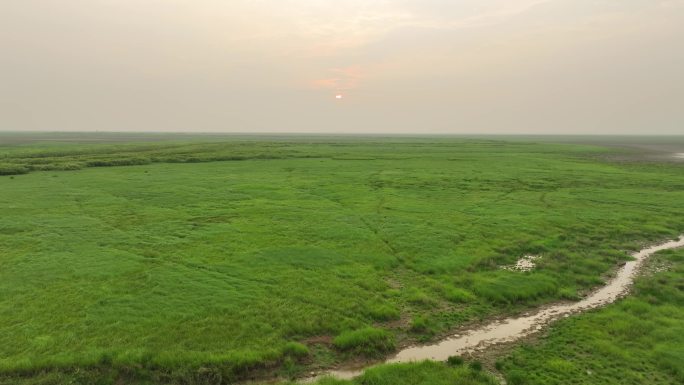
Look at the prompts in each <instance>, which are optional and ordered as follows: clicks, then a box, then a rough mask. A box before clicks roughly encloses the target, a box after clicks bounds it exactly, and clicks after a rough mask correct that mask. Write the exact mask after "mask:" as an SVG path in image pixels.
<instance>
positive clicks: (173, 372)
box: [0, 137, 684, 384]
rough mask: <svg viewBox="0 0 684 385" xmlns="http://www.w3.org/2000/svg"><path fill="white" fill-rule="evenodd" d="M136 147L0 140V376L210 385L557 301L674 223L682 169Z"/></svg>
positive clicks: (589, 149) (474, 156)
mask: <svg viewBox="0 0 684 385" xmlns="http://www.w3.org/2000/svg"><path fill="white" fill-rule="evenodd" d="M134 142H135V143H127V142H126V143H112V142H107V141H104V142H102V143H100V142H97V143H71V142H69V141H65V142H48V141H22V140H19V141H16V142H12V143H9V142H5V144H4V145H0V164H2V166H0V167H1V168H2V169H4V170H6V171H5V172H4V173H5V174H13V175H5V176H0V210H1V211H2V215H0V266H1V267H2V268H0V383H7V384H11V383H17V382H18V381H19V380H20V379H23V380H24V381H28V382H27V383H64V382H66V380H65V379H66V378H70V379H74V378H75V379H76V380H73V381H76V382H75V383H82V382H88V383H90V382H92V383H102V384H106V383H116V381H118V380H120V379H121V378H124V379H126V383H134V382H141V383H179V384H181V383H190V384H191V383H203V381H209V382H207V383H212V382H211V381H212V380H211V379H214V380H215V379H216V378H220V379H221V381H222V382H224V383H228V382H230V381H234V380H237V379H244V378H250V377H252V376H254V375H258V374H259V373H270V374H269V375H272V374H275V375H281V376H284V377H289V376H294V375H297V374H298V373H300V372H301V371H302V370H304V369H306V370H309V368H315V367H326V366H330V365H333V364H335V363H339V362H344V361H346V360H359V359H365V358H368V359H373V358H379V357H382V356H384V355H386V354H388V353H389V352H391V351H392V350H393V349H396V347H398V346H402V345H405V344H407V343H410V342H412V341H425V340H429V339H432V338H435V337H436V336H438V335H440V333H444V332H445V331H447V330H450V329H453V328H455V327H458V326H460V325H463V324H465V323H468V322H475V321H478V320H480V319H483V318H485V317H488V316H492V315H495V314H504V313H512V312H517V311H521V310H522V309H525V308H529V307H531V306H535V305H538V304H540V303H544V302H548V301H553V300H558V299H574V298H577V297H578V295H579V294H581V293H582V292H585V291H586V290H588V289H589V288H591V287H593V286H596V285H599V284H600V283H602V282H603V280H604V279H605V277H606V274H607V273H608V272H610V271H611V269H612V268H614V266H616V265H617V264H618V263H619V261H623V260H625V259H627V258H629V250H635V249H637V248H639V246H641V245H643V244H644V243H648V242H654V241H658V240H661V239H663V238H668V237H672V236H676V235H679V234H680V233H682V232H684V219H683V218H684V173H683V172H682V167H681V164H675V163H672V164H669V163H635V162H623V163H616V162H609V161H606V160H603V159H604V157H603V155H605V154H606V153H609V152H610V153H615V152H616V151H619V150H617V149H611V150H608V149H606V148H602V147H595V146H590V145H571V144H552V143H535V142H521V141H517V142H508V141H501V140H484V139H478V140H466V139H450V138H420V139H418V138H394V139H378V138H372V137H368V138H334V139H333V138H326V137H317V138H306V137H301V138H298V137H292V138H288V139H269V138H258V139H255V138H242V137H239V138H232V139H225V138H223V139H220V138H212V139H211V140H206V139H202V138H190V139H188V138H184V139H183V140H178V139H177V138H171V139H165V140H158V141H154V140H153V141H148V142H144V141H134ZM108 166H117V167H108ZM7 170H9V171H7ZM524 254H539V255H542V256H543V257H542V259H541V260H540V261H539V266H538V269H536V270H535V271H534V272H530V273H520V272H513V271H507V270H502V269H501V268H500V266H501V265H506V264H512V263H514V261H515V260H517V259H518V258H519V257H521V256H522V255H524ZM397 370H399V369H397ZM440 370H441V369H440ZM444 370H450V371H455V372H458V373H460V372H462V371H464V370H465V369H463V368H460V369H459V368H457V369H452V368H447V369H444ZM426 375H427V374H426ZM464 376H465V374H464ZM464 378H465V377H464ZM95 379H97V380H95ZM207 379H209V380H207ZM3 381H4V382H3ZM50 381H52V382H50ZM473 381H479V380H477V379H475V380H473ZM215 382H216V381H214V383H215ZM364 383H369V384H370V383H378V384H380V383H381V382H364ZM464 383H467V382H464ZM472 383H477V382H472Z"/></svg>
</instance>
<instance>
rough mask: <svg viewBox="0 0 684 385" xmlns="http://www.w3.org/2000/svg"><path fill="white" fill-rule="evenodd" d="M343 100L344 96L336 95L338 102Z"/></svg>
mask: <svg viewBox="0 0 684 385" xmlns="http://www.w3.org/2000/svg"><path fill="white" fill-rule="evenodd" d="M342 98H343V96H342V94H337V95H335V99H337V100H342Z"/></svg>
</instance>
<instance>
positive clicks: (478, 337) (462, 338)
mask: <svg viewBox="0 0 684 385" xmlns="http://www.w3.org/2000/svg"><path fill="white" fill-rule="evenodd" d="M678 247H684V235H682V236H681V237H680V238H679V239H678V240H676V241H669V242H665V243H662V244H659V245H655V246H651V247H648V248H645V249H643V250H641V251H639V252H637V253H635V254H633V256H634V260H632V261H629V262H626V263H625V264H624V266H622V267H621V268H620V269H619V270H618V272H617V275H616V276H615V277H614V278H613V279H612V280H611V281H610V282H608V284H606V285H605V286H603V287H602V288H600V289H598V290H596V291H594V292H593V293H592V294H590V295H589V296H587V297H586V298H584V299H583V300H581V301H579V302H575V303H570V304H567V303H564V304H555V305H550V306H547V307H544V308H542V309H540V310H537V311H535V312H533V313H529V314H527V315H524V316H522V317H518V318H507V319H504V320H501V321H495V322H491V323H489V324H486V325H483V326H479V327H477V328H475V329H471V330H464V331H462V332H461V333H459V334H455V335H452V336H451V337H448V338H446V339H444V340H442V341H440V342H437V343H435V344H433V345H424V346H414V347H410V348H406V349H404V350H402V351H400V352H399V353H398V354H397V355H395V356H394V357H392V358H390V359H389V360H387V361H385V363H400V362H411V361H422V360H435V361H446V360H447V358H449V356H454V355H464V354H467V353H473V352H477V351H482V350H484V349H487V348H488V347H491V346H493V345H497V344H501V343H507V342H512V341H516V340H518V339H520V338H523V337H526V336H529V335H531V334H533V333H535V332H537V331H539V330H540V329H542V328H543V327H544V326H546V325H548V324H549V323H551V322H553V321H555V320H558V319H559V318H562V317H568V316H570V315H571V314H576V313H580V312H583V311H586V310H589V309H594V308H597V307H601V306H605V305H607V304H609V303H612V302H614V301H615V300H617V299H618V298H620V297H621V296H623V295H624V294H626V293H627V291H628V289H629V287H630V285H631V284H632V283H633V281H634V278H635V276H636V273H637V270H638V268H639V267H640V266H641V264H642V262H643V261H644V260H645V259H646V258H648V257H649V256H651V255H652V254H654V253H656V252H658V251H661V250H667V249H675V248H678ZM363 370H364V369H358V370H333V371H329V372H326V373H322V374H320V375H317V376H315V377H310V378H308V379H305V380H304V382H306V383H309V382H314V381H315V380H317V379H319V378H321V377H324V376H333V377H336V378H340V379H350V378H353V377H356V376H358V375H360V374H361V373H362V372H363Z"/></svg>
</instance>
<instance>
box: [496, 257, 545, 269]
mask: <svg viewBox="0 0 684 385" xmlns="http://www.w3.org/2000/svg"><path fill="white" fill-rule="evenodd" d="M539 258H541V256H539V255H525V256H524V257H522V258H520V259H518V261H517V262H516V263H515V264H514V265H507V266H501V268H502V269H504V270H509V271H522V272H525V271H532V270H534V268H535V267H537V264H536V263H535V262H534V261H536V260H538V259H539Z"/></svg>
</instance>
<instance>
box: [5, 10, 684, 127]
mask: <svg viewBox="0 0 684 385" xmlns="http://www.w3.org/2000/svg"><path fill="white" fill-rule="evenodd" d="M338 94H341V95H343V97H342V99H337V98H336V95H338ZM0 130H107V131H124V130H125V131H133V130H135V131H163V130H168V131H233V132H284V131H296V132H369V133H370V132H385V133H390V132H397V133H548V134H553V133H567V134H572V133H577V134H584V133H621V134H654V133H661V134H684V0H662V1H660V0H385V1H379V0H378V1H375V0H268V1H267V0H0Z"/></svg>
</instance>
